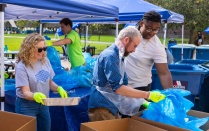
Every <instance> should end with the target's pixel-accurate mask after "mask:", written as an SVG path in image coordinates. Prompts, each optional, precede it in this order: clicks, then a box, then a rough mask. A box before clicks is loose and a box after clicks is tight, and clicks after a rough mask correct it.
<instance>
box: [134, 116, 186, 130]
mask: <svg viewBox="0 0 209 131" xmlns="http://www.w3.org/2000/svg"><path fill="white" fill-rule="evenodd" d="M131 118H132V119H134V120H138V121H141V122H144V123H147V124H150V125H153V126H155V127H159V128H162V129H165V130H167V131H189V130H186V129H183V128H178V127H175V126H171V125H167V124H163V123H159V122H155V121H151V120H147V119H144V118H140V117H138V116H132V117H131Z"/></svg>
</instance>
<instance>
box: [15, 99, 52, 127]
mask: <svg viewBox="0 0 209 131" xmlns="http://www.w3.org/2000/svg"><path fill="white" fill-rule="evenodd" d="M15 105H16V106H15V111H16V113H19V114H23V115H28V116H33V117H36V124H37V131H50V130H51V118H50V114H49V107H48V106H44V105H42V104H39V103H37V102H35V101H29V100H26V99H23V98H19V97H17V99H16V103H15Z"/></svg>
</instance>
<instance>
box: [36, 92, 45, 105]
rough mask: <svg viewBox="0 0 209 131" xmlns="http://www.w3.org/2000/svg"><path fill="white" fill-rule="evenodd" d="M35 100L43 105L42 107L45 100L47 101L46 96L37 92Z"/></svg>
mask: <svg viewBox="0 0 209 131" xmlns="http://www.w3.org/2000/svg"><path fill="white" fill-rule="evenodd" d="M33 98H34V100H35V101H36V102H37V103H41V104H42V105H44V101H43V99H45V98H46V96H45V95H44V94H43V93H41V92H36V93H34V94H33Z"/></svg>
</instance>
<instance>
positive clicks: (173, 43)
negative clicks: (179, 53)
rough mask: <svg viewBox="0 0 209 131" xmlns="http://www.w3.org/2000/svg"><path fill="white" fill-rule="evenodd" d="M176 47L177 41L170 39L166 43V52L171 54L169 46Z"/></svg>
mask: <svg viewBox="0 0 209 131" xmlns="http://www.w3.org/2000/svg"><path fill="white" fill-rule="evenodd" d="M175 45H177V41H176V40H175V39H170V40H169V41H168V50H169V51H170V52H171V53H172V50H171V46H175Z"/></svg>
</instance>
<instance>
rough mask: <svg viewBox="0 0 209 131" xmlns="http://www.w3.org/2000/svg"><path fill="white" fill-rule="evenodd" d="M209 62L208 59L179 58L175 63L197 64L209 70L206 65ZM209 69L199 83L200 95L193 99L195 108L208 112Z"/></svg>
mask: <svg viewBox="0 0 209 131" xmlns="http://www.w3.org/2000/svg"><path fill="white" fill-rule="evenodd" d="M208 63H209V60H191V59H187V60H181V61H178V62H176V63H175V64H181V65H194V66H198V67H200V68H203V69H204V70H206V71H207V70H209V66H208V67H207V64H208ZM208 74H209V71H208V72H207V73H206V75H205V76H204V80H203V83H202V85H201V90H200V95H199V99H195V102H194V104H195V106H194V109H195V110H199V111H204V112H209V102H207V100H208V99H209V95H208V94H209V88H208V87H209V77H208ZM196 98H198V97H196Z"/></svg>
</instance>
